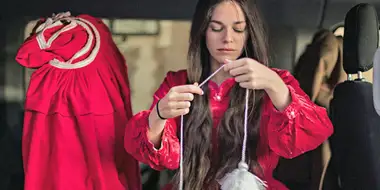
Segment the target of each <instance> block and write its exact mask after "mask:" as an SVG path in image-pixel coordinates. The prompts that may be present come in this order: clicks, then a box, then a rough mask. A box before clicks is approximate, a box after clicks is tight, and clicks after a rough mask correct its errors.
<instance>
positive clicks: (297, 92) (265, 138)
mask: <svg viewBox="0 0 380 190" xmlns="http://www.w3.org/2000/svg"><path fill="white" fill-rule="evenodd" d="M274 71H276V72H277V73H278V74H279V75H280V77H281V78H282V79H283V81H284V82H285V83H286V85H287V86H288V88H289V90H290V94H291V97H292V102H291V103H290V105H289V106H288V107H287V108H286V109H285V110H284V111H282V112H279V111H277V110H276V108H275V107H274V106H273V104H272V102H271V101H270V99H269V97H268V96H265V98H264V104H263V113H262V119H261V125H260V138H259V139H260V141H259V144H258V148H257V157H258V162H259V164H260V166H261V168H262V170H263V175H264V176H262V178H264V179H263V180H265V181H267V183H268V188H267V189H268V190H285V189H287V188H286V187H285V186H284V185H283V184H282V183H280V182H279V181H277V180H275V179H274V178H273V170H274V169H275V168H276V166H277V163H278V160H279V158H280V156H281V157H285V158H294V157H296V156H298V155H300V154H302V153H305V152H307V151H309V150H312V149H315V148H317V147H318V146H319V145H320V144H322V142H324V141H325V140H326V139H327V138H328V137H329V136H330V135H331V134H332V132H333V127H332V124H331V122H330V120H329V118H328V116H327V112H326V110H325V109H324V108H322V107H319V106H317V105H315V104H314V103H312V102H311V101H310V99H309V98H308V96H307V95H306V94H305V93H304V92H303V91H302V90H301V89H300V87H299V85H298V82H297V80H296V79H295V78H294V77H293V76H292V75H291V74H290V73H289V72H287V71H283V70H277V69H274ZM186 77H187V74H186V71H179V72H169V73H168V74H167V76H166V78H165V80H164V82H163V83H162V84H161V86H160V88H159V89H158V90H157V91H156V93H155V95H154V98H153V104H152V108H154V106H155V104H156V103H157V101H158V100H159V99H161V98H163V97H164V96H165V94H166V93H167V92H168V91H169V89H170V88H171V87H173V86H177V85H183V84H185V83H186ZM234 84H235V80H234V79H233V78H230V79H227V80H226V81H224V82H223V83H222V84H221V85H220V86H218V85H217V84H216V83H214V82H212V81H210V82H209V83H208V85H209V89H210V97H209V98H210V109H211V111H212V115H213V121H214V132H213V134H216V133H215V129H216V127H217V124H218V122H219V120H220V119H221V117H222V116H223V114H224V112H225V110H226V109H227V107H228V103H229V97H228V94H229V91H230V89H231V87H232V86H233V85H234ZM152 108H151V109H152ZM149 114H150V111H149V110H147V111H142V112H140V113H138V114H136V115H135V116H134V117H132V118H131V120H130V121H129V123H128V126H127V130H126V133H125V134H126V135H125V144H124V146H125V148H126V150H127V151H128V152H129V153H130V154H132V155H133V156H134V157H135V158H136V159H138V160H139V161H141V162H143V163H146V164H148V165H149V166H151V167H152V168H154V169H156V170H162V169H166V168H167V169H171V170H174V169H177V168H178V167H179V140H178V138H177V136H176V134H177V126H179V122H178V118H177V119H168V120H167V122H166V126H165V128H164V132H163V136H162V145H161V148H160V149H159V150H157V149H155V148H154V145H153V144H152V143H151V142H150V141H149V140H148V138H147V130H148V117H149ZM213 138H215V137H213ZM167 187H168V186H167ZM168 189H169V188H168Z"/></svg>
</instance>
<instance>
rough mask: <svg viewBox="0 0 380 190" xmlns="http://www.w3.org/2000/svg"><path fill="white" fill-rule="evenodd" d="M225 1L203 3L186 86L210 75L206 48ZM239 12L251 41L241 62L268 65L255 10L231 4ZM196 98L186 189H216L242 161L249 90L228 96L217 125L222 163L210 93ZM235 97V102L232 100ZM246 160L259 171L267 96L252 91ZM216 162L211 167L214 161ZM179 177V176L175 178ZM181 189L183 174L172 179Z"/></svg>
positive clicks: (243, 2)
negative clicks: (209, 30) (214, 134)
mask: <svg viewBox="0 0 380 190" xmlns="http://www.w3.org/2000/svg"><path fill="white" fill-rule="evenodd" d="M224 1H226V0H199V1H198V4H197V6H196V11H195V14H194V16H193V20H192V26H191V31H190V40H189V50H188V59H189V68H188V82H189V83H190V84H192V83H194V82H202V81H204V80H205V79H206V78H207V77H208V76H209V75H210V74H211V64H210V58H211V57H210V53H209V51H208V49H207V47H206V38H205V34H206V30H207V27H208V25H209V22H210V19H211V16H212V13H213V10H214V9H215V7H216V6H217V5H218V4H220V3H222V2H224ZM232 1H233V2H235V3H236V4H237V5H239V6H240V7H241V9H242V10H243V12H244V14H245V19H246V32H247V36H248V38H247V42H246V47H245V51H244V52H243V53H242V55H241V57H250V58H253V59H255V60H258V61H259V62H261V63H262V64H264V65H267V66H268V47H267V41H266V37H265V35H264V34H265V31H264V27H263V23H262V21H261V18H260V16H259V13H258V10H257V8H256V5H255V4H253V3H252V2H251V1H250V0H232ZM202 89H203V91H204V92H205V94H204V95H203V96H196V97H195V99H194V100H193V102H192V106H191V108H190V113H189V114H187V115H186V116H185V117H184V119H185V124H184V139H183V140H184V162H183V167H184V168H183V172H184V173H183V174H184V190H201V189H214V188H216V187H217V184H216V182H215V180H216V179H220V178H222V177H223V176H224V175H225V174H226V173H228V172H230V171H231V170H233V169H234V168H236V167H237V165H238V163H239V161H240V160H241V153H242V152H241V151H242V142H243V124H244V105H245V92H246V90H245V89H243V88H241V87H239V85H238V84H235V86H234V87H233V88H232V90H231V92H230V94H229V95H230V97H231V100H230V104H229V107H228V109H227V111H226V112H225V114H224V117H223V119H222V120H221V122H220V124H219V126H218V133H217V135H218V150H217V152H218V158H217V159H214V160H213V159H212V156H213V154H212V152H215V151H212V148H213V147H212V142H211V139H212V138H211V137H212V136H211V133H212V128H213V127H212V126H213V120H212V116H211V111H210V109H209V98H208V97H209V95H208V94H209V89H208V86H207V85H204V86H203V87H202ZM232 97H233V98H232ZM250 97H251V100H250V104H249V118H248V121H249V125H250V126H249V127H248V128H249V129H248V133H249V136H248V142H247V153H246V155H247V160H248V161H249V164H250V166H251V167H255V166H258V164H257V159H256V147H257V143H258V138H259V124H260V117H261V102H262V97H263V91H260V90H255V91H253V90H252V91H250ZM211 160H212V162H211ZM177 174H178V173H177ZM173 180H174V181H173V185H174V189H178V184H179V175H175V177H174V179H173Z"/></svg>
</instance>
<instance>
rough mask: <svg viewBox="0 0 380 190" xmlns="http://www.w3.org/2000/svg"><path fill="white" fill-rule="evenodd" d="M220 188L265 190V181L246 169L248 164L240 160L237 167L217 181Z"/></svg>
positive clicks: (225, 189)
mask: <svg viewBox="0 0 380 190" xmlns="http://www.w3.org/2000/svg"><path fill="white" fill-rule="evenodd" d="M218 183H219V184H220V185H221V188H220V189H221V190H265V188H266V187H267V185H266V183H265V182H264V181H262V180H261V179H260V178H259V177H257V176H256V175H254V174H252V173H251V172H249V171H248V165H247V163H245V162H240V163H239V167H238V168H236V169H234V170H233V171H232V172H231V173H228V174H226V175H225V176H224V177H223V178H222V179H221V180H219V181H218Z"/></svg>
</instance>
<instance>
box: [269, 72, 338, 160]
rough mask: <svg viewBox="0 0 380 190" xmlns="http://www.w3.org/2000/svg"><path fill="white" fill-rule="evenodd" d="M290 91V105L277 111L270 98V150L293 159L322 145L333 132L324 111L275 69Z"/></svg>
mask: <svg viewBox="0 0 380 190" xmlns="http://www.w3.org/2000/svg"><path fill="white" fill-rule="evenodd" d="M275 71H276V72H277V73H278V74H279V75H280V77H281V78H282V79H283V81H284V82H285V84H286V85H287V86H288V88H289V92H290V95H291V98H292V100H291V103H290V104H289V105H288V106H287V107H286V108H285V109H284V110H283V111H278V110H277V109H276V108H275V106H274V105H273V104H272V101H271V100H270V98H269V97H268V96H267V97H266V101H265V107H264V112H263V114H265V115H266V116H267V118H268V125H267V128H266V129H267V134H268V140H269V147H270V148H271V150H272V151H274V152H275V153H276V154H278V155H279V156H282V157H284V158H294V157H297V156H299V155H300V154H303V153H304V152H307V151H310V150H313V149H315V148H317V147H318V146H319V145H321V144H322V143H323V142H324V141H325V140H327V138H328V137H329V136H330V135H331V134H332V133H333V126H332V123H331V121H330V119H329V117H328V115H327V111H326V109H325V108H322V107H319V106H317V105H316V104H314V103H313V102H312V101H311V100H310V98H309V97H308V96H307V95H306V93H305V92H304V91H302V89H301V88H300V87H299V84H298V82H297V80H296V79H295V78H294V77H293V76H292V75H291V74H290V73H289V72H287V71H282V70H275Z"/></svg>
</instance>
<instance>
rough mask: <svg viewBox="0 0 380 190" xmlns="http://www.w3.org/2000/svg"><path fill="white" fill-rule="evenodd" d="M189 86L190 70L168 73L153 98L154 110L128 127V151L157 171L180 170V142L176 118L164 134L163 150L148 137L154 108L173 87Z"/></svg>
mask: <svg viewBox="0 0 380 190" xmlns="http://www.w3.org/2000/svg"><path fill="white" fill-rule="evenodd" d="M185 83H186V71H178V72H168V74H167V76H166V78H165V79H164V82H163V83H162V84H161V85H160V87H159V89H158V90H157V91H156V92H155V94H154V96H153V103H152V105H151V108H150V109H149V110H145V111H141V112H139V113H137V114H136V115H134V116H133V117H132V118H131V119H130V120H129V122H128V124H127V127H126V131H125V137H124V147H125V149H126V151H127V152H128V153H129V154H131V155H132V156H133V157H135V158H136V159H137V160H138V161H140V162H142V163H144V164H147V165H149V166H150V167H151V168H153V169H155V170H163V169H171V170H174V169H177V168H178V167H179V140H178V137H177V124H176V119H168V120H167V121H166V124H165V127H164V131H163V134H162V139H161V147H160V148H159V149H156V148H155V147H154V145H153V143H151V142H150V141H149V140H148V137H147V132H148V128H149V114H150V112H151V110H152V109H155V105H156V103H157V101H158V100H160V99H161V98H163V97H164V96H165V95H166V93H167V92H168V91H169V90H170V88H172V87H173V86H177V85H182V84H185Z"/></svg>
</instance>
